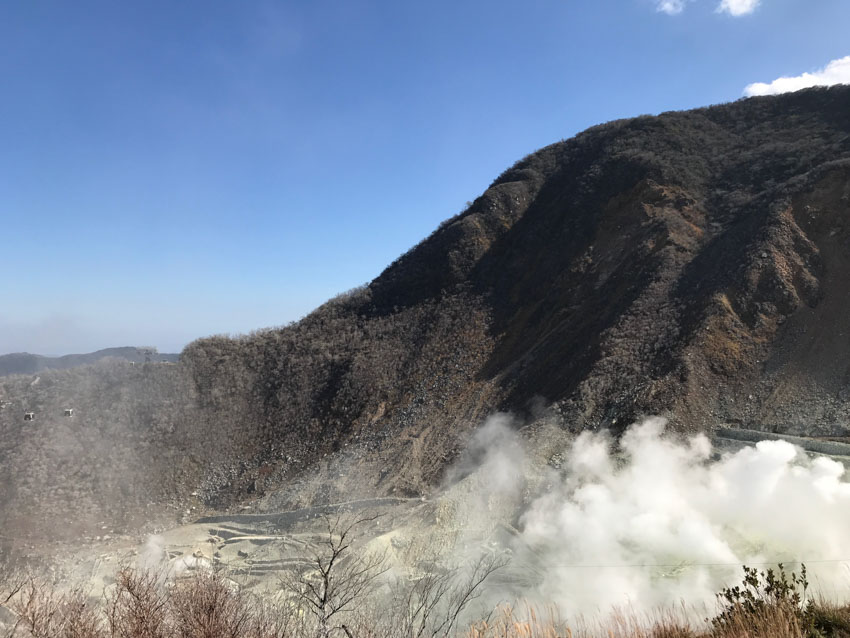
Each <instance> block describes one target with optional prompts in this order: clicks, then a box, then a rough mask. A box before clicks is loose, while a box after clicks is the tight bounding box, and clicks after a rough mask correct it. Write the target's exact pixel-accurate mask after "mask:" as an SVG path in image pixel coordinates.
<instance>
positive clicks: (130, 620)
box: [106, 567, 171, 638]
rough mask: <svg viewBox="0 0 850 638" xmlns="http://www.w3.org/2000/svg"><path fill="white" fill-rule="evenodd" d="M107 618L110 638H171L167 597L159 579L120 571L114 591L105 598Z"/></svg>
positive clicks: (141, 573) (156, 575)
mask: <svg viewBox="0 0 850 638" xmlns="http://www.w3.org/2000/svg"><path fill="white" fill-rule="evenodd" d="M106 618H107V624H108V627H109V635H110V637H111V638H168V637H169V636H170V635H171V627H170V623H169V607H168V594H167V592H166V590H165V588H164V586H163V581H162V578H160V575H159V574H157V573H155V572H151V571H139V570H134V569H130V568H126V567H125V568H123V569H121V570H119V572H118V574H117V577H116V585H115V589H114V590H113V591H112V592H110V593H109V594H107V596H106Z"/></svg>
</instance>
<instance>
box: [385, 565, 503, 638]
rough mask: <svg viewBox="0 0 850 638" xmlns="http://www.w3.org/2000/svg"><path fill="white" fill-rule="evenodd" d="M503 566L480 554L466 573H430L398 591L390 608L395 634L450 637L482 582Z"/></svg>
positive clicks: (431, 571) (454, 570) (417, 637)
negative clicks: (393, 613) (395, 612)
mask: <svg viewBox="0 0 850 638" xmlns="http://www.w3.org/2000/svg"><path fill="white" fill-rule="evenodd" d="M504 565H505V561H504V560H503V559H502V558H501V557H499V556H496V555H493V554H481V555H480V556H479V557H478V559H477V560H475V561H474V562H473V563H472V564H471V565H469V566H468V568H467V569H462V568H457V569H452V570H449V571H445V572H437V571H435V570H433V569H431V570H429V571H428V572H426V573H425V574H424V575H423V576H422V577H421V578H419V579H417V580H415V581H413V582H412V583H411V584H410V585H409V586H408V587H406V588H403V589H402V588H400V590H401V592H402V593H401V594H400V596H399V597H398V598H397V600H396V601H395V604H394V608H395V609H397V610H398V612H399V614H398V623H399V624H400V627H398V631H397V632H396V633H398V634H400V635H403V636H406V637H408V638H425V637H428V638H437V637H446V636H449V635H451V634H452V632H453V631H454V630H455V629H456V628H457V625H458V621H459V620H460V619H461V616H462V614H463V612H464V611H465V610H466V609H467V608H468V607H469V605H470V604H471V603H472V602H473V601H475V600H476V599H478V598H479V597H480V595H481V593H482V587H483V585H484V582H485V581H486V580H487V579H488V578H489V577H490V576H491V575H492V574H493V573H494V572H495V571H497V570H498V569H501V568H502V567H504Z"/></svg>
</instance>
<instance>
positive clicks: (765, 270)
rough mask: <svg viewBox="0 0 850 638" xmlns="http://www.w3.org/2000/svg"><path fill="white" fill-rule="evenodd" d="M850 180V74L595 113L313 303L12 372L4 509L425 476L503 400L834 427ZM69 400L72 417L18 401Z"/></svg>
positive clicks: (340, 486) (620, 415) (593, 413)
mask: <svg viewBox="0 0 850 638" xmlns="http://www.w3.org/2000/svg"><path fill="white" fill-rule="evenodd" d="M848 198H850V88H848V87H834V88H830V89H814V90H807V91H802V92H799V93H795V94H789V95H784V96H779V97H769V98H753V99H748V100H743V101H740V102H736V103H733V104H727V105H721V106H715V107H710V108H704V109H697V110H694V111H688V112H677V113H665V114H662V115H660V116H658V117H640V118H636V119H632V120H623V121H618V122H612V123H609V124H605V125H602V126H598V127H595V128H592V129H590V130H588V131H586V132H584V133H582V134H580V135H578V136H576V137H575V138H573V139H570V140H566V141H562V142H559V143H556V144H553V145H552V146H549V147H546V148H544V149H541V150H540V151H538V152H536V153H533V154H532V155H529V156H528V157H526V158H525V159H523V160H521V161H520V162H518V163H517V164H516V165H515V166H513V167H512V168H510V169H509V170H507V171H505V172H504V173H503V174H502V175H501V176H499V178H498V179H497V180H496V181H495V182H494V183H493V184H492V185H491V186H490V188H488V189H487V191H486V192H485V193H484V194H482V195H481V196H480V197H478V198H477V199H476V200H475V201H474V202H473V204H472V205H471V206H470V207H469V208H468V209H467V210H466V211H464V212H463V213H461V214H460V215H458V216H456V217H454V218H452V219H450V220H447V221H446V222H445V223H443V224H442V225H441V226H440V228H438V229H437V230H436V231H435V232H434V233H433V234H432V235H431V236H430V237H428V238H427V239H426V240H424V241H423V242H422V243H421V244H419V245H418V246H416V247H415V248H414V249H412V250H411V251H409V252H408V253H407V254H405V255H403V256H402V257H400V258H399V259H398V260H397V261H396V262H395V263H393V264H392V265H390V266H389V267H388V268H387V269H386V270H385V271H384V273H382V274H381V276H380V277H378V278H377V279H376V280H375V281H373V282H371V283H370V284H369V285H368V286H365V287H364V288H362V289H358V290H355V291H352V292H350V293H347V294H345V295H342V296H340V297H339V298H336V299H334V300H331V301H329V302H328V303H327V304H325V305H324V306H322V307H320V308H318V309H317V310H316V311H315V312H313V313H312V314H310V315H309V316H308V317H306V318H305V319H303V320H302V321H300V322H298V323H296V324H293V325H290V326H286V327H283V328H274V329H268V330H262V331H259V332H256V333H254V334H251V335H247V336H244V337H240V338H236V339H232V338H225V337H212V338H206V339H201V340H198V341H196V342H194V343H192V344H191V345H189V346H188V347H187V348H186V349H185V350H184V352H183V353H182V355H181V360H180V363H179V364H178V365H177V366H166V365H164V364H149V365H148V366H143V369H139V367H138V366H136V369H135V370H130V369H129V368H121V367H120V366H112V368H111V371H110V372H109V373H105V372H97V370H102V368H98V367H97V366H93V367H91V368H79V369H77V372H75V373H73V374H70V373H68V374H66V375H65V376H62V374H60V373H55V374H45V375H42V377H41V383H40V384H37V385H35V386H34V385H33V379H32V378H31V377H9V378H8V379H6V380H3V381H2V382H0V392H2V395H3V396H5V397H12V398H13V400H14V401H15V402H16V403H15V404H14V405H16V406H18V407H17V408H16V410H17V411H15V410H13V411H10V410H9V409H8V408H7V409H5V410H4V411H3V412H2V414H0V427H2V429H0V434H2V436H3V447H2V448H0V449H2V450H3V452H2V459H0V460H2V464H0V467H2V468H3V471H4V472H5V476H4V477H3V485H4V492H3V494H2V499H3V500H2V514H3V517H4V521H3V524H4V526H10V525H19V527H20V528H21V529H23V528H24V527H26V526H33V525H38V524H40V523H39V522H40V521H41V522H43V521H44V520H45V518H46V517H47V514H44V512H49V513H50V514H49V517H47V518H52V517H57V516H62V515H65V516H68V517H73V516H74V512H75V511H76V509H78V507H77V506H78V504H79V503H88V504H90V508H89V514H88V515H87V517H86V521H89V522H90V523H92V524H95V523H99V522H100V521H101V520H102V519H104V518H107V519H110V521H114V520H118V519H119V518H121V517H122V516H123V517H125V518H126V511H127V510H128V509H129V510H131V511H136V512H138V511H141V510H139V509H138V508H140V507H142V505H143V504H144V505H145V506H146V507H149V508H156V507H158V508H160V510H159V511H161V512H162V513H163V514H162V515H163V516H166V517H167V516H177V515H178V512H179V514H180V515H182V514H185V511H186V509H185V508H190V507H196V508H198V509H197V510H195V511H200V510H201V509H203V508H208V509H210V508H223V507H227V506H229V505H232V504H234V503H239V502H245V501H246V499H247V500H248V501H252V502H257V503H261V504H262V507H267V508H278V509H281V508H291V507H300V506H306V505H311V504H321V503H323V502H335V501H340V500H347V498H354V497H357V496H360V494H351V493H350V492H351V490H356V491H362V493H363V494H362V496H364V497H365V496H369V495H373V494H384V495H389V494H392V495H396V496H414V495H417V494H419V493H421V492H423V491H424V490H427V489H428V487H429V486H431V485H433V484H435V483H437V482H439V481H440V480H441V478H442V473H443V471H444V469H445V467H446V465H447V463H449V462H450V461H451V460H452V459H453V458H454V457H455V455H456V454H457V451H458V449H459V447H460V445H461V443H462V441H463V440H464V438H465V436H466V434H467V433H468V432H469V430H470V428H472V427H474V426H475V425H476V424H478V423H480V422H481V421H482V420H483V418H484V417H486V416H487V415H488V414H489V413H491V412H493V411H496V410H509V411H512V412H514V413H516V414H518V415H521V416H525V417H535V416H539V415H540V414H541V413H542V412H545V413H546V414H547V416H548V418H549V419H555V420H556V421H558V422H559V423H560V424H561V426H562V427H563V428H565V429H569V430H580V429H585V428H594V429H595V428H603V427H608V428H613V429H615V430H617V429H619V428H621V427H623V426H625V425H626V424H628V423H629V422H630V421H631V420H633V419H634V418H636V417H638V416H640V415H642V414H666V415H668V416H670V418H671V419H672V422H673V424H674V425H675V426H676V427H679V428H681V429H690V430H695V429H707V428H712V427H714V426H716V425H719V424H738V425H744V426H747V427H750V428H764V429H771V430H776V431H793V432H796V433H798V434H799V433H803V434H805V433H806V432H815V431H817V432H821V431H824V432H826V431H830V430H832V429H834V428H835V426H836V425H840V424H841V423H843V422H846V421H847V420H848V418H850V357H848V356H847V355H848V354H850V340H848V333H849V332H850V314H848V310H850V307H848V306H850V298H848V294H847V291H846V282H847V281H850V251H848V241H850V223H848V221H850V203H849V202H848ZM119 368H120V369H119ZM87 371H88V372H87ZM48 381H49V384H48V383H47V382H48ZM48 386H49V388H51V389H50V391H47V390H46V389H45V388H47V387H48ZM106 397H109V398H108V401H107V399H106ZM69 401H72V402H74V403H75V405H85V406H87V408H86V410H84V411H83V412H80V413H79V417H77V416H75V417H74V418H75V419H76V420H75V421H73V426H71V425H70V424H69V423H68V422H63V421H61V419H60V417H58V416H56V417H53V416H51V417H50V419H54V421H51V422H50V423H49V424H48V422H47V421H41V422H39V423H40V424H41V425H39V427H40V428H42V429H37V428H33V427H27V426H25V424H24V423H22V422H21V421H20V414H18V412H20V411H21V410H22V409H23V407H24V404H26V405H31V404H38V406H39V409H40V410H41V412H43V413H45V414H47V413H49V414H51V415H56V414H59V412H58V411H59V409H60V407H64V406H65V405H66V404H67V403H68V402H69ZM110 415H115V417H114V418H113V417H111V416H110ZM55 419H59V420H60V423H61V427H62V428H64V430H62V431H63V432H65V436H66V438H67V440H75V439H82V438H86V437H87V438H86V440H87V441H89V443H88V444H86V445H79V446H77V447H75V448H73V449H74V450H75V451H74V456H73V460H72V462H70V463H69V462H68V457H67V454H68V448H66V447H63V446H47V445H43V443H44V442H45V441H53V440H54V438H53V437H54V435H53V433H52V432H53V428H54V426H55V425H56V421H55ZM7 446H8V447H7ZM10 450H11V451H10ZM178 459H179V461H178ZM330 459H335V461H336V464H335V465H333V466H331V464H330V462H329V460H330ZM340 463H341V464H342V465H340ZM80 465H83V466H84V467H85V468H86V473H84V475H83V479H84V481H83V483H80V474H79V472H78V471H77V470H78V468H79V466H80ZM342 466H344V467H347V468H348V469H349V470H352V471H353V472H354V475H356V476H357V480H356V481H347V482H339V481H335V480H333V479H334V478H335V476H336V474H335V473H338V472H339V469H338V468H339V467H342ZM28 467H33V468H40V469H39V470H38V471H37V472H35V471H33V470H28V469H26V468H28ZM330 467H333V468H335V469H332V470H331V469H328V468H330ZM75 472H76V473H75ZM68 485H74V486H78V487H74V488H73V489H74V490H75V491H74V495H73V500H72V501H69V500H68V498H69V495H68V494H67V492H65V493H63V494H65V495H64V496H63V497H59V496H56V494H58V493H60V492H61V490H60V487H63V489H64V488H65V487H67V486H68ZM80 485H83V487H79V486H80ZM128 485H131V486H132V489H130V487H127V486H128ZM27 486H29V487H27ZM36 486H37V487H36ZM282 487H285V488H286V489H285V490H284V489H280V488H282ZM68 489H70V488H68ZM122 490H123V491H122ZM134 490H135V491H134ZM193 492H194V494H192V493H193ZM116 495H118V496H119V497H120V498H119V499H118V500H117V501H116V500H115V498H116ZM257 499H259V500H257ZM24 503H27V504H29V505H27V507H26V508H25V507H24V506H23V505H22V504H24ZM42 503H46V504H49V507H47V506H46V505H45V507H42V506H41V504H42ZM164 505H168V507H167V508H164ZM258 506H259V505H258ZM122 508H123V509H122ZM169 508H170V509H169ZM178 508H179V509H178ZM23 509H27V511H28V515H27V516H28V517H29V518H26V519H24V518H22V517H21V516H20V515H19V514H18V512H20V511H23ZM119 510H120V512H123V513H120V514H119ZM189 511H190V512H191V511H192V510H189ZM146 515H147V516H150V515H151V514H150V511H148V513H147V514H146ZM39 517H41V518H39ZM121 520H124V519H121ZM127 520H129V519H127ZM110 524H112V523H111V522H110Z"/></svg>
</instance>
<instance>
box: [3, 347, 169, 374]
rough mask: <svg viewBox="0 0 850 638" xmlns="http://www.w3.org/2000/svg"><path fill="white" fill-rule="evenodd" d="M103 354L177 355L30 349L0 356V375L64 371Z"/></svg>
mask: <svg viewBox="0 0 850 638" xmlns="http://www.w3.org/2000/svg"><path fill="white" fill-rule="evenodd" d="M105 357H117V358H121V359H126V360H128V361H139V362H144V361H145V360H148V361H169V362H172V363H176V362H177V360H178V358H179V355H178V354H176V353H174V354H171V353H160V352H157V349H156V348H148V347H144V348H139V347H136V346H119V347H114V348H102V349H100V350H96V351H94V352H88V353H85V354H66V355H61V356H56V357H51V356H45V355H40V354H32V353H29V352H10V353H9V354H4V355H0V376H5V375H9V374H35V373H36V372H42V371H44V370H64V369H66V368H73V367H75V366H80V365H86V364H89V363H94V362H95V361H98V360H100V359H103V358H105Z"/></svg>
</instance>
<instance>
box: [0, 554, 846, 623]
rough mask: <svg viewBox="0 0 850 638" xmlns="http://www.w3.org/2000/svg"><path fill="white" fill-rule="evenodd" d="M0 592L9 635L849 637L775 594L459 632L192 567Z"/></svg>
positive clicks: (531, 619)
mask: <svg viewBox="0 0 850 638" xmlns="http://www.w3.org/2000/svg"><path fill="white" fill-rule="evenodd" d="M9 593H10V594H12V595H11V596H9V597H8V598H7V595H4V596H2V597H0V602H2V601H3V600H4V599H5V601H6V606H7V607H8V608H9V609H11V610H12V611H13V612H14V614H15V615H16V617H17V623H16V624H14V625H13V626H7V627H6V628H5V630H4V631H2V632H0V636H2V637H3V638H27V637H33V638H332V637H333V636H340V638H395V637H399V638H414V636H415V637H416V638H426V637H429V638H437V637H438V636H439V637H443V638H447V637H448V636H461V637H463V638H850V606H840V605H836V604H833V603H829V602H827V601H824V600H816V601H813V602H810V603H808V605H805V606H799V605H797V606H795V605H789V604H787V601H783V600H780V601H774V602H771V603H769V604H765V605H759V606H758V607H757V608H755V609H746V608H744V607H743V606H741V607H737V608H736V607H734V606H732V607H728V606H727V607H726V609H725V610H724V613H722V614H718V616H716V617H715V618H714V619H712V620H709V621H708V622H706V623H702V624H700V625H695V624H694V623H692V622H691V621H689V620H687V619H686V614H685V613H684V610H680V612H677V611H675V610H672V611H668V612H665V613H658V614H655V615H653V616H650V617H647V616H641V615H640V614H637V613H630V612H618V613H614V614H612V615H611V616H610V617H608V618H607V619H606V620H604V621H597V622H592V621H587V620H581V619H579V620H578V621H575V620H572V621H570V622H565V621H563V620H562V619H560V617H559V616H558V613H557V610H556V609H554V608H547V609H542V610H541V609H539V608H537V607H534V606H531V605H522V604H520V605H516V606H503V607H500V608H499V609H497V610H495V611H494V612H493V613H492V614H491V615H490V617H489V618H487V619H486V620H480V621H478V622H475V623H473V624H472V625H471V626H468V627H466V628H463V629H460V630H458V631H454V630H445V629H444V628H443V629H439V628H432V629H426V630H416V631H412V630H411V627H410V626H408V625H404V624H403V623H400V622H395V620H396V619H397V618H400V616H401V615H402V614H400V613H399V610H395V612H393V610H387V609H386V608H379V607H371V606H369V605H368V604H365V603H364V604H363V605H361V606H360V607H359V608H358V609H356V610H354V611H353V612H352V613H351V614H350V615H348V616H346V618H345V622H343V623H341V624H340V625H338V626H334V627H333V628H332V629H331V630H328V628H327V627H325V628H324V629H323V628H322V626H320V625H319V624H317V623H316V622H314V621H313V620H311V618H310V616H309V614H305V613H304V610H302V609H300V608H299V607H298V606H297V605H295V604H293V601H294V600H295V599H293V598H287V597H286V596H282V597H280V598H279V599H278V600H276V601H270V600H262V599H260V598H257V597H255V596H253V595H250V594H248V593H245V592H243V591H241V590H240V589H239V587H238V586H237V585H236V584H235V583H233V582H232V581H230V580H228V579H227V578H225V577H223V576H221V575H219V574H215V573H208V572H196V573H194V574H192V575H191V576H189V577H187V578H182V579H179V580H178V581H177V582H173V581H168V580H167V579H164V578H162V577H161V575H160V574H155V573H151V572H144V571H137V570H132V569H123V570H120V571H119V572H118V574H117V575H116V583H115V585H114V586H113V587H111V588H110V590H109V591H108V592H107V593H106V594H105V595H104V596H103V598H102V599H100V600H98V599H96V598H92V597H90V596H89V595H88V594H87V593H86V592H83V591H81V590H73V591H70V592H67V593H60V592H58V591H56V590H54V589H53V588H52V587H50V586H47V585H44V584H43V583H39V582H38V581H36V580H32V579H29V580H25V581H19V582H18V583H17V585H16V586H15V587H13V588H11V589H10V590H9Z"/></svg>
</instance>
